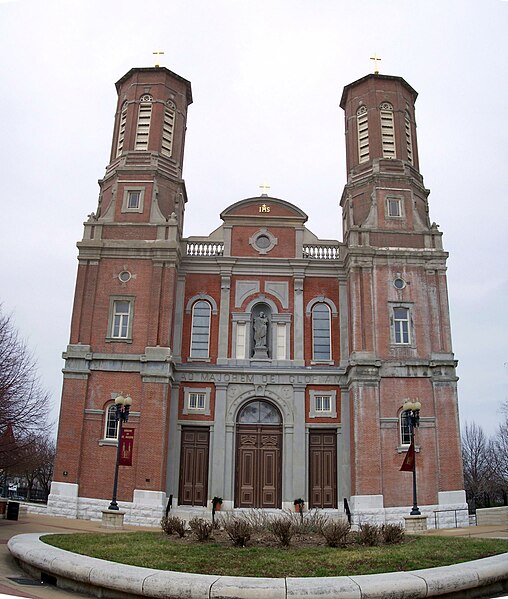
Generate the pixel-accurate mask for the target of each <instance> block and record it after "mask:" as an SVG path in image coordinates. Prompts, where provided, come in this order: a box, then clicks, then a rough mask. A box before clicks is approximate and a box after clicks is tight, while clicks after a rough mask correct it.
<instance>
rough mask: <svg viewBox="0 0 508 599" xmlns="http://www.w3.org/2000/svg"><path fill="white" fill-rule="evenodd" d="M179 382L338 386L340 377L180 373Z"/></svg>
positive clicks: (326, 375)
mask: <svg viewBox="0 0 508 599" xmlns="http://www.w3.org/2000/svg"><path fill="white" fill-rule="evenodd" d="M176 378H177V380H180V381H199V382H204V383H252V384H254V385H259V384H263V383H264V384H266V383H270V384H272V385H276V384H281V385H284V384H286V385H287V384H290V385H293V384H306V385H309V384H317V385H339V384H340V376H339V375H330V374H232V373H231V374H230V373H227V372H226V373H224V372H216V373H213V372H181V373H178V374H177V375H176Z"/></svg>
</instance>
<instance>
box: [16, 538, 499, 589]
mask: <svg viewBox="0 0 508 599" xmlns="http://www.w3.org/2000/svg"><path fill="white" fill-rule="evenodd" d="M41 536H42V535H41V534H24V535H18V536H16V537H12V539H11V540H10V541H9V543H8V547H9V550H10V552H11V553H12V555H13V556H14V557H15V559H16V560H17V562H18V563H19V564H20V566H21V567H22V568H23V569H24V570H26V571H27V572H29V573H30V574H32V576H36V577H37V578H40V577H41V573H43V574H44V575H45V577H47V576H48V575H49V576H52V577H54V578H55V579H56V583H57V585H58V586H60V587H62V588H70V589H73V590H76V591H80V592H85V593H88V594H90V595H95V596H97V597H112V598H116V597H126V596H127V597H158V598H164V599H189V598H190V597H192V599H214V598H215V599H219V598H220V599H225V598H228V599H257V598H263V599H304V598H305V599H368V598H371V599H374V598H380V597H390V598H391V599H396V598H405V599H408V598H411V599H419V598H420V597H421V598H423V597H437V596H439V597H442V598H444V597H461V598H467V597H473V596H474V597H482V596H483V597H491V596H492V594H493V593H501V592H503V591H508V553H504V554H501V555H497V556H495V557H489V558H485V559H480V560H475V561H472V562H466V563H464V564H456V565H453V566H444V567H441V568H431V569H428V570H414V571H412V572H397V573H390V574H372V575H367V576H338V577H330V578H241V577H235V576H209V575H205V574H186V573H182V572H167V571H161V570H152V569H150V568H139V567H136V566H125V565H122V564H117V563H113V562H108V561H105V560H100V559H95V558H92V557H86V556H82V555H77V554H75V553H70V552H68V551H64V550H63V549H56V548H55V547H51V546H49V545H46V544H44V543H42V541H40V537H41ZM480 588H481V590H482V592H481V593H480V592H479V589H480Z"/></svg>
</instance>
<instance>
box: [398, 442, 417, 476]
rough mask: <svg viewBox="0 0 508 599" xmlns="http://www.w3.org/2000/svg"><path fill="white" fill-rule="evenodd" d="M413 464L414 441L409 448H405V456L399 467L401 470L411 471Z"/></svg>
mask: <svg viewBox="0 0 508 599" xmlns="http://www.w3.org/2000/svg"><path fill="white" fill-rule="evenodd" d="M414 464H415V446H414V443H411V445H410V446H409V449H408V450H407V453H406V457H405V458H404V461H403V462H402V466H401V467H400V471H401V472H413V467H414Z"/></svg>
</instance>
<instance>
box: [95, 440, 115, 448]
mask: <svg viewBox="0 0 508 599" xmlns="http://www.w3.org/2000/svg"><path fill="white" fill-rule="evenodd" d="M99 445H101V446H102V445H109V446H111V447H117V446H118V439H99Z"/></svg>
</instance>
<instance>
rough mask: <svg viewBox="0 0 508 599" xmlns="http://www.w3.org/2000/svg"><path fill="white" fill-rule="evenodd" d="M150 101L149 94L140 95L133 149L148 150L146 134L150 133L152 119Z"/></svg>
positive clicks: (151, 100)
mask: <svg viewBox="0 0 508 599" xmlns="http://www.w3.org/2000/svg"><path fill="white" fill-rule="evenodd" d="M152 102H153V98H152V96H151V95H150V94H145V95H144V96H142V97H141V101H140V104H139V112H138V124H137V127H136V142H135V144H134V149H135V150H138V151H145V150H148V136H149V134H150V121H151V119H152Z"/></svg>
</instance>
